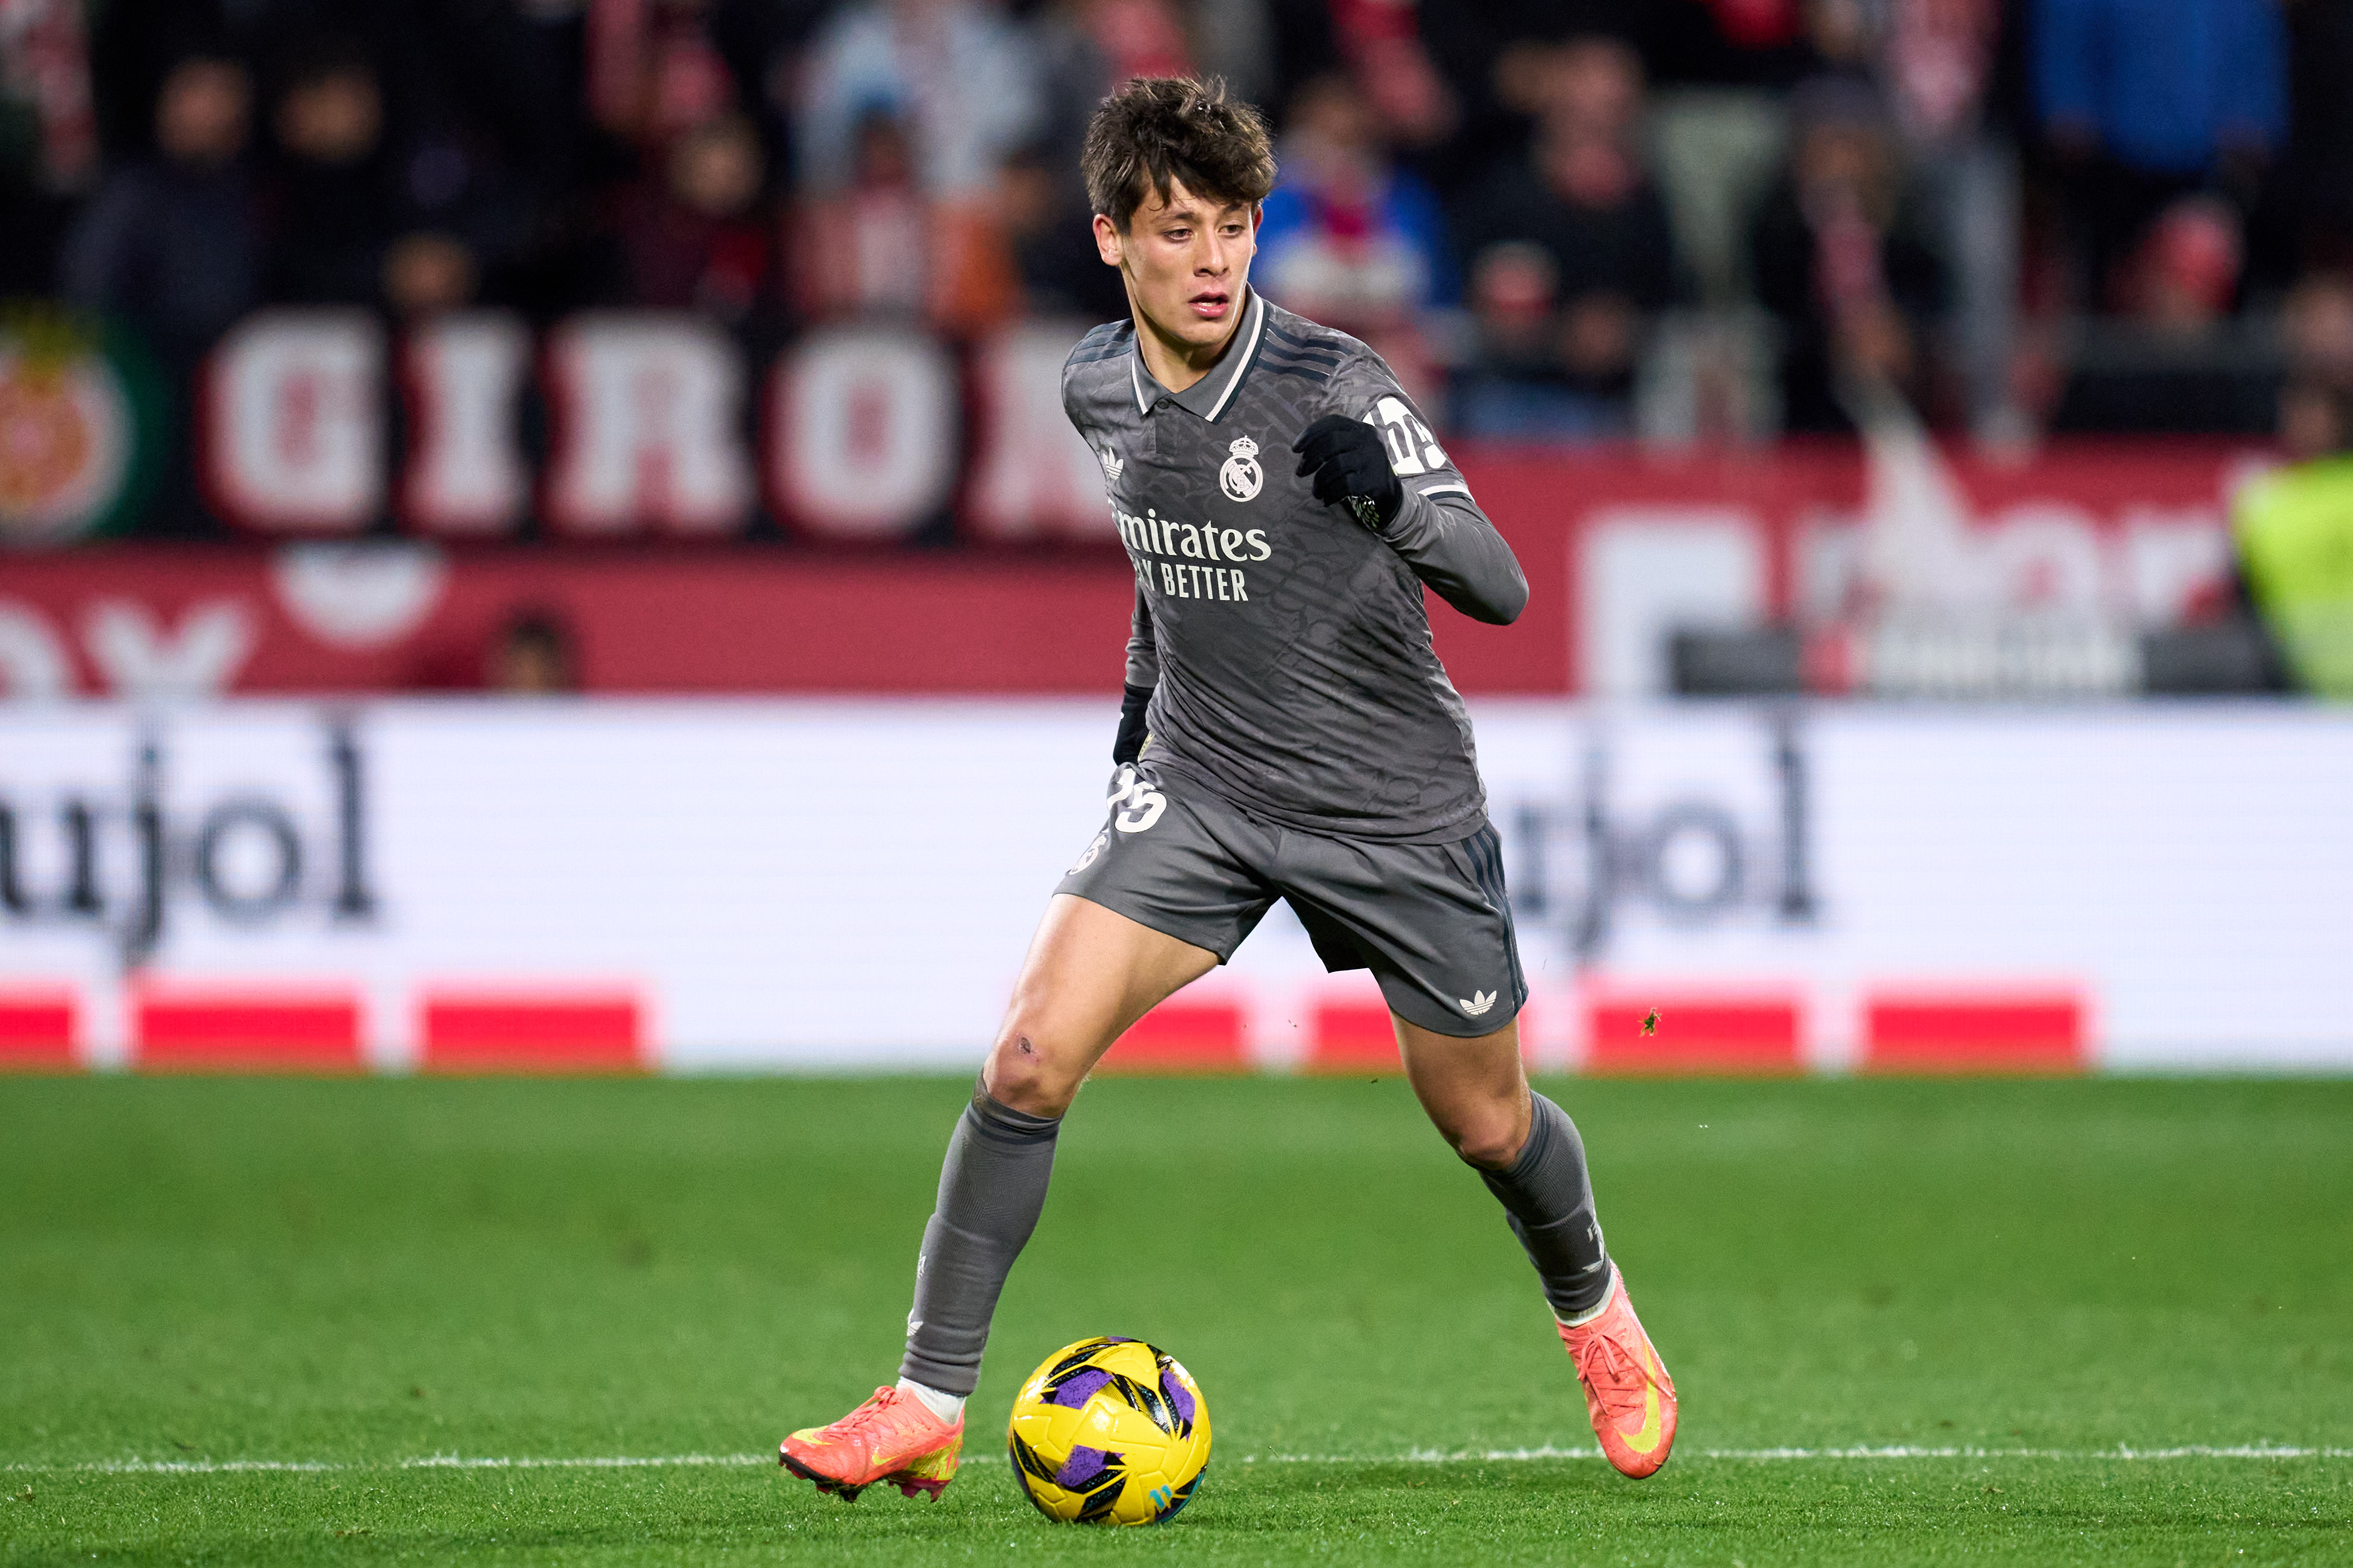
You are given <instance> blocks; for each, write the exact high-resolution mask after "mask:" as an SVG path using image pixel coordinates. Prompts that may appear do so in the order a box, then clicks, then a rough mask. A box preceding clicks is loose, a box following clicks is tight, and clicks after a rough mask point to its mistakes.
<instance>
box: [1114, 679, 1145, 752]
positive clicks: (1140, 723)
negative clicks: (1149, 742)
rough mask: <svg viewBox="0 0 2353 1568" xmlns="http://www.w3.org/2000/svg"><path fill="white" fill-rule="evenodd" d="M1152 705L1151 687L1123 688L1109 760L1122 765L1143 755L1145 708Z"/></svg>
mask: <svg viewBox="0 0 2353 1568" xmlns="http://www.w3.org/2000/svg"><path fill="white" fill-rule="evenodd" d="M1151 706H1152V688H1150V687H1149V686H1130V687H1127V688H1125V689H1124V691H1123V693H1122V695H1121V697H1120V700H1119V736H1118V738H1117V739H1116V740H1114V741H1113V742H1112V743H1111V760H1112V761H1113V762H1114V763H1119V764H1120V765H1121V766H1123V767H1124V766H1126V765H1127V764H1128V763H1132V762H1134V761H1135V760H1136V759H1137V758H1138V757H1141V756H1142V755H1144V742H1145V737H1146V735H1147V734H1149V732H1150V731H1148V730H1147V729H1146V727H1145V710H1146V709H1148V708H1150V707H1151Z"/></svg>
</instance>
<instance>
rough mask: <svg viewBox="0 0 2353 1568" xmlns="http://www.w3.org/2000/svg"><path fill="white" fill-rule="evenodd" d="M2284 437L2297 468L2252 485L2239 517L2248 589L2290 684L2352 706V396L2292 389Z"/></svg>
mask: <svg viewBox="0 0 2353 1568" xmlns="http://www.w3.org/2000/svg"><path fill="white" fill-rule="evenodd" d="M2280 437H2281V439H2282V441H2283V443H2284V445H2285V446H2286V447H2287V448H2288V451H2289V453H2290V456H2291V457H2292V458H2294V459H2295V460H2294V461H2292V462H2291V463H2290V464H2289V465H2288V466H2287V467H2285V468H2279V469H2277V470H2275V471H2274V472H2272V473H2269V474H2266V475H2264V476H2263V478H2262V479H2257V480H2255V481H2254V482H2253V483H2252V484H2250V485H2248V486H2247V487H2246V489H2243V490H2242V491H2241V492H2240V495H2239V500H2238V502H2237V505H2236V506H2235V507H2234V508H2233V510H2232V519H2231V532H2232V542H2233V544H2234V545H2235V547H2236V549H2237V552H2238V566H2239V580H2240V584H2241V585H2242V589H2243V592H2244V594H2245V595H2246V598H2247V600H2248V602H2249V603H2250V604H2251V605H2253V609H2254V610H2255V611H2256V613H2257V614H2259V615H2260V616H2262V618H2263V625H2264V626H2265V628H2266V629H2268V630H2269V632H2270V633H2271V636H2272V638H2273V640H2274V642H2275V643H2276V644H2277V645H2278V648H2279V652H2280V654H2281V656H2282V658H2283V659H2284V662H2285V665H2286V673H2287V675H2288V677H2289V679H2290V680H2291V682H2292V683H2293V684H2294V685H2295V687H2296V688H2298V689H2302V690H2305V691H2309V692H2311V693H2312V694H2313V695H2315V696H2317V697H2327V698H2335V699H2338V700H2353V394H2348V392H2347V391H2345V390H2342V389H2339V388H2337V387H2335V386H2332V385H2329V384H2326V383H2324V382H2320V381H2305V382H2299V383H2294V384H2290V385H2289V387H2288V388H2287V390H2286V391H2285V392H2284V393H2283V394H2282V395H2281V398H2280Z"/></svg>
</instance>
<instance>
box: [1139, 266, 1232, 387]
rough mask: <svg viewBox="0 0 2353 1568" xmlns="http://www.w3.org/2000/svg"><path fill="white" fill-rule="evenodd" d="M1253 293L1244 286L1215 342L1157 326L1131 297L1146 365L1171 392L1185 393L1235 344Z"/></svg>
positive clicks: (1212, 368)
mask: <svg viewBox="0 0 2353 1568" xmlns="http://www.w3.org/2000/svg"><path fill="white" fill-rule="evenodd" d="M1128 309H1129V312H1130V313H1131V314H1132V315H1133V316H1134V318H1135V342H1136V346H1137V348H1139V349H1141V350H1142V351H1143V353H1144V368H1145V370H1146V371H1149V372H1150V373H1151V374H1152V379H1153V380H1155V381H1156V382H1158V383H1159V384H1161V385H1163V386H1165V387H1166V388H1167V389H1168V390H1169V391H1171V392H1182V391H1184V390H1185V389H1186V388H1187V387H1188V386H1190V385H1192V384H1194V383H1195V382H1197V381H1198V380H1200V379H1201V378H1202V377H1203V376H1205V375H1207V374H1209V373H1210V372H1211V371H1213V370H1215V369H1217V368H1218V362H1219V360H1221V359H1224V358H1225V357H1226V353H1227V351H1228V350H1229V349H1231V348H1232V347H1233V346H1234V336H1235V334H1236V333H1238V332H1240V331H1241V326H1242V318H1243V317H1244V316H1247V315H1249V314H1250V292H1249V289H1248V286H1247V285H1245V286H1244V289H1243V291H1242V295H1241V298H1240V300H1239V301H1238V302H1237V304H1236V307H1235V309H1234V310H1231V311H1230V312H1229V315H1230V316H1231V317H1232V320H1230V321H1228V322H1227V323H1226V333H1225V336H1223V337H1221V338H1219V340H1218V341H1217V342H1215V343H1213V344H1208V345H1202V344H1196V343H1188V342H1185V341H1184V340H1183V339H1182V338H1178V337H1176V336H1173V335H1172V334H1170V333H1167V332H1165V331H1161V330H1160V328H1159V327H1158V326H1157V325H1155V323H1154V321H1153V320H1152V318H1151V317H1150V316H1149V315H1146V314H1145V311H1144V308H1143V307H1142V306H1140V305H1137V304H1136V303H1135V301H1134V296H1132V295H1131V296H1130V297H1129V300H1128Z"/></svg>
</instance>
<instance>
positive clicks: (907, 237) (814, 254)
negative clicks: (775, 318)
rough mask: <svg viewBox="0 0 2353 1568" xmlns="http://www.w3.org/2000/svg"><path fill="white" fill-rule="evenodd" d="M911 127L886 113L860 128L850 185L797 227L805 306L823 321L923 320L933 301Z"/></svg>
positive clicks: (811, 206) (810, 207) (814, 204)
mask: <svg viewBox="0 0 2353 1568" xmlns="http://www.w3.org/2000/svg"><path fill="white" fill-rule="evenodd" d="M908 142H909V139H908V135H907V129H906V127H905V126H904V125H903V124H902V123H901V121H900V120H899V118H898V116H897V115H895V114H893V113H892V112H891V111H890V110H886V109H881V108H875V109H872V110H868V112H867V113H866V115H865V116H864V118H862V119H861V120H860V121H859V124H858V134H857V142H856V152H855V153H854V154H853V156H852V159H851V163H850V177H849V186H848V188H846V189H844V190H842V191H840V192H839V193H837V194H836V195H832V196H831V197H829V198H826V199H823V200H818V201H811V202H809V203H807V204H806V205H805V206H804V207H803V209H802V212H803V216H802V217H801V219H800V221H797V222H796V223H794V224H793V225H792V235H793V237H794V239H795V240H796V241H797V248H798V254H797V256H796V258H795V262H796V268H797V275H798V279H799V284H800V304H801V307H802V309H803V310H804V311H806V312H807V314H808V315H810V316H812V317H814V318H816V319H818V320H820V321H822V320H829V319H834V318H839V317H844V316H870V317H886V318H887V317H904V318H920V317H921V316H922V315H923V312H924V310H926V309H927V308H928V307H929V305H930V302H931V298H932V287H933V279H932V262H933V255H932V251H931V247H929V245H928V244H927V243H926V242H925V216H926V214H927V212H928V211H929V205H928V204H927V203H926V202H925V201H924V200H923V193H922V192H921V191H920V190H918V189H917V188H916V184H915V172H914V153H913V149H912V148H911V147H910V146H909V144H908Z"/></svg>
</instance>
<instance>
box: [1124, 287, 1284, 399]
mask: <svg viewBox="0 0 2353 1568" xmlns="http://www.w3.org/2000/svg"><path fill="white" fill-rule="evenodd" d="M1265 332H1266V301H1265V300H1262V299H1261V298H1260V297H1259V291H1258V290H1257V289H1251V290H1250V304H1249V305H1248V306H1247V307H1246V308H1245V309H1244V310H1243V311H1242V324H1241V326H1240V328H1239V329H1237V330H1236V331H1235V332H1234V341H1233V344H1232V346H1231V347H1230V348H1229V349H1228V350H1227V351H1226V357H1225V358H1223V359H1221V360H1219V362H1218V363H1216V364H1215V365H1214V366H1212V367H1211V368H1210V371H1209V374H1207V375H1205V376H1203V377H1202V378H1201V379H1200V380H1198V381H1197V382H1195V383H1194V384H1192V385H1190V386H1188V387H1187V388H1186V389H1185V390H1184V391H1182V392H1171V391H1169V390H1168V389H1167V388H1166V387H1165V386H1163V385H1161V384H1160V383H1159V382H1157V381H1155V379H1153V375H1152V373H1151V372H1150V371H1148V370H1146V369H1145V368H1144V334H1143V333H1142V332H1138V333H1137V334H1136V337H1135V347H1134V349H1133V350H1132V351H1130V353H1129V355H1128V361H1127V377H1128V384H1129V385H1130V386H1131V387H1133V388H1134V392H1135V412H1136V413H1137V414H1138V415H1139V416H1141V415H1148V414H1150V413H1151V412H1152V407H1153V405H1154V404H1155V403H1157V402H1159V401H1160V400H1161V399H1162V398H1164V397H1165V398H1167V399H1168V400H1169V401H1170V402H1172V403H1174V404H1176V406H1177V407H1179V408H1182V409H1184V410H1185V411H1186V412H1187V413H1188V414H1194V415H1198V416H1200V417H1201V418H1202V419H1204V420H1207V421H1208V423H1209V424H1212V425H1214V424H1216V423H1217V422H1218V420H1219V416H1222V415H1223V414H1224V413H1225V411H1226V410H1227V409H1229V408H1230V407H1232V406H1233V402H1234V395H1235V394H1236V393H1237V392H1240V390H1241V384H1242V379H1243V378H1244V377H1245V376H1247V375H1249V374H1250V366H1251V365H1252V364H1254V363H1257V361H1258V345H1259V340H1260V339H1261V337H1263V336H1264V335H1265Z"/></svg>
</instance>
